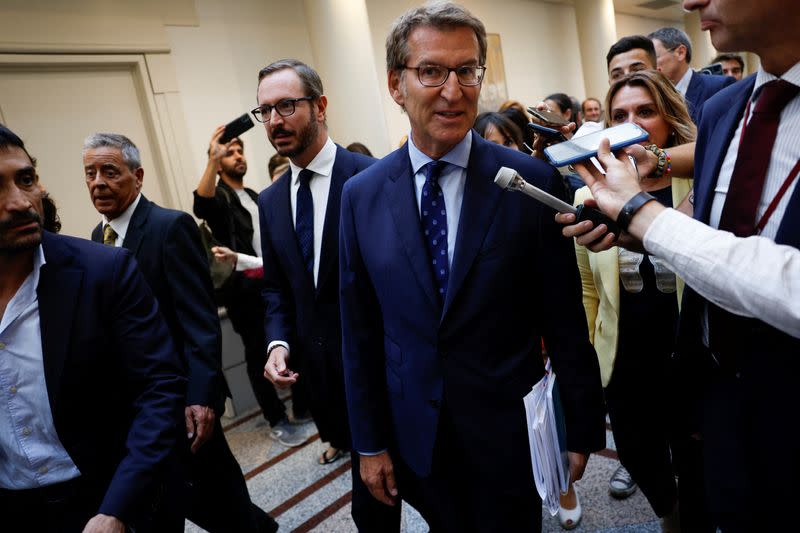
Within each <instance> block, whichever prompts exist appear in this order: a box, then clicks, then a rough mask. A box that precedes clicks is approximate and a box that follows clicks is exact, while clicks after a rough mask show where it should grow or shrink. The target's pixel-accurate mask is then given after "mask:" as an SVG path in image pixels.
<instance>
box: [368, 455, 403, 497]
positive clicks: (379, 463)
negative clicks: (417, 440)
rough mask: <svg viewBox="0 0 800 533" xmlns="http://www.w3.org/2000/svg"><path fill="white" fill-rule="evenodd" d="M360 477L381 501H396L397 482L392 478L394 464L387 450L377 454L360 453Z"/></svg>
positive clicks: (371, 492)
mask: <svg viewBox="0 0 800 533" xmlns="http://www.w3.org/2000/svg"><path fill="white" fill-rule="evenodd" d="M360 459H361V468H360V471H361V479H362V480H363V481H364V484H365V485H366V486H367V488H368V489H369V492H370V494H372V496H373V497H374V498H375V499H376V500H378V501H379V502H381V503H385V504H386V505H394V504H395V503H397V483H396V482H395V480H394V466H393V465H392V458H391V457H389V452H383V453H379V454H378V455H362V456H361V457H360Z"/></svg>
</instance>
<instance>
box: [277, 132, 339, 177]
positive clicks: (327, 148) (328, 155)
mask: <svg viewBox="0 0 800 533" xmlns="http://www.w3.org/2000/svg"><path fill="white" fill-rule="evenodd" d="M335 160H336V143H334V142H333V141H332V140H331V138H330V137H328V140H327V141H325V145H324V146H323V147H322V150H320V151H319V153H318V154H317V155H316V156H314V159H312V160H311V162H310V163H309V164H308V165H307V166H306V168H307V169H308V170H310V171H311V172H313V173H314V174H319V175H320V176H330V175H331V174H332V173H333V163H334V161H335ZM289 167H291V169H292V184H293V185H298V184H299V183H300V171H301V170H303V169H302V168H301V167H298V166H297V165H295V164H294V163H292V161H291V160H290V161H289Z"/></svg>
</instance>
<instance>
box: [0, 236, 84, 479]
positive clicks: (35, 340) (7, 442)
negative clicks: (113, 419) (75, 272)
mask: <svg viewBox="0 0 800 533" xmlns="http://www.w3.org/2000/svg"><path fill="white" fill-rule="evenodd" d="M44 263H45V259H44V251H43V250H42V247H41V245H40V246H39V248H37V250H36V252H35V253H34V256H33V270H32V271H31V273H30V274H28V277H27V278H26V279H25V281H24V282H23V283H22V285H21V286H20V288H19V289H17V293H16V294H15V295H14V297H13V298H11V301H10V302H8V306H7V307H6V310H5V313H4V314H3V317H2V319H0V488H4V489H13V490H18V489H32V488H37V487H42V486H45V485H52V484H53V483H60V482H63V481H67V480H69V479H73V478H75V477H78V476H79V475H80V474H81V473H80V471H79V470H78V468H77V467H76V466H75V463H73V462H72V459H71V458H70V456H69V454H68V453H67V450H65V449H64V446H63V445H62V444H61V441H60V440H59V438H58V435H57V434H56V428H55V425H54V423H53V413H52V412H51V411H50V401H49V397H48V395H47V384H46V383H45V380H44V360H43V357H42V332H41V328H40V324H39V300H38V297H37V294H36V288H37V287H38V286H39V269H40V268H41V267H42V265H44ZM87 416H88V414H87Z"/></svg>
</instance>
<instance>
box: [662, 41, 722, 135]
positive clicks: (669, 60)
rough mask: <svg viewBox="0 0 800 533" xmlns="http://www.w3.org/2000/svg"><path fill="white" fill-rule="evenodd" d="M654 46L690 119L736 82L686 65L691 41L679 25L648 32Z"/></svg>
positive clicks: (693, 118) (688, 61)
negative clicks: (700, 71) (682, 99)
mask: <svg viewBox="0 0 800 533" xmlns="http://www.w3.org/2000/svg"><path fill="white" fill-rule="evenodd" d="M648 37H649V38H650V39H652V40H653V46H655V49H656V61H657V65H658V70H660V71H661V72H663V73H664V75H665V76H666V77H668V78H669V79H670V81H672V83H673V84H675V89H677V90H678V92H679V93H681V94H682V95H683V97H684V98H685V99H686V105H687V106H688V107H689V114H690V115H691V116H692V121H694V122H695V124H696V123H697V118H698V114H699V113H700V108H701V107H703V103H705V101H706V100H708V99H709V98H711V97H712V96H714V94H716V92H717V91H719V90H720V89H723V88H725V87H727V86H728V85H730V84H732V83H735V82H736V80H735V79H734V78H731V77H730V76H708V75H702V74H697V73H695V72H694V70H692V69H691V68H690V67H689V63H691V61H692V42H691V41H690V40H689V36H688V35H686V33H685V32H683V31H681V30H679V29H678V28H659V29H658V30H656V31H654V32H653V33H651V34H650V35H648Z"/></svg>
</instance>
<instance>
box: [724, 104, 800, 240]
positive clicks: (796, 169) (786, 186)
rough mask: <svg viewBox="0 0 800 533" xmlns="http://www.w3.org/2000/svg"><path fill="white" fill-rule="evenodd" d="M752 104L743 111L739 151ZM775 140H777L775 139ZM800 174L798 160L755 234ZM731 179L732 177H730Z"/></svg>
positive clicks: (761, 229) (765, 223)
mask: <svg viewBox="0 0 800 533" xmlns="http://www.w3.org/2000/svg"><path fill="white" fill-rule="evenodd" d="M751 103H752V99H749V100H747V108H746V109H745V110H744V122H743V123H742V133H741V135H739V150H741V149H742V140H743V139H744V133H745V131H747V118H748V117H749V116H750V104H751ZM776 140H777V139H776ZM798 174H800V159H799V160H798V161H797V163H795V165H794V168H792V170H791V171H790V172H789V175H788V176H786V179H784V180H783V184H782V185H781V188H780V189H778V192H777V193H775V197H774V198H773V199H772V201H771V202H770V203H769V206H767V210H766V211H764V214H763V215H761V219H759V221H758V223H757V224H756V234H760V233H761V232H762V231H763V230H764V227H765V226H766V225H767V222H769V219H770V217H771V216H772V214H773V213H774V212H775V209H776V208H777V207H778V204H779V203H780V201H781V199H783V196H784V195H785V194H786V191H787V190H789V186H790V185H791V184H792V182H793V181H794V180H795V178H797V175H798ZM731 177H733V175H731Z"/></svg>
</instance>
